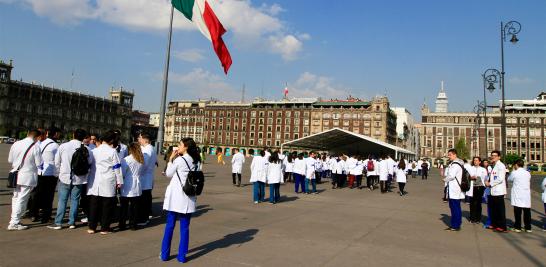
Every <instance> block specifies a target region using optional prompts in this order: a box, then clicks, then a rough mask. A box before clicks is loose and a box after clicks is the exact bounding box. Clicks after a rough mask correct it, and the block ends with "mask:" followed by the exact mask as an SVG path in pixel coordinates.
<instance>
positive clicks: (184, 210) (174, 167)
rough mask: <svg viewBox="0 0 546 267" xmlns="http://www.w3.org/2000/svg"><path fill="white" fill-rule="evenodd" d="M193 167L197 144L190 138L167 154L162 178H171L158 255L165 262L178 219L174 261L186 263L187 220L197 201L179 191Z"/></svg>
mask: <svg viewBox="0 0 546 267" xmlns="http://www.w3.org/2000/svg"><path fill="white" fill-rule="evenodd" d="M196 166H197V170H200V169H201V157H200V156H199V152H198V150H197V145H196V144H195V141H194V140H193V139H192V138H184V139H182V141H180V143H179V145H178V149H177V150H174V151H173V153H172V154H171V156H170V158H169V163H168V164H167V170H166V171H165V175H166V176H167V177H169V178H171V182H170V183H169V185H168V186H167V190H166V191H165V199H164V201H163V209H164V210H166V211H167V223H166V225H165V232H164V234H163V241H162V243H161V253H160V255H159V257H160V258H161V260H162V261H167V260H169V257H170V254H171V241H172V237H173V232H174V228H175V226H176V221H177V220H180V244H179V246H178V255H177V257H176V258H177V260H178V261H179V262H186V254H187V253H188V245H189V240H190V220H191V216H192V214H193V213H194V212H195V207H196V205H197V204H196V202H197V199H196V197H195V196H192V197H190V196H188V195H186V193H184V190H183V189H182V188H183V186H184V184H185V183H186V179H187V178H188V173H189V172H190V170H195V169H196ZM188 167H189V168H188Z"/></svg>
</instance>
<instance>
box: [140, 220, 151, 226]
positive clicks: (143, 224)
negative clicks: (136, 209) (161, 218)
mask: <svg viewBox="0 0 546 267" xmlns="http://www.w3.org/2000/svg"><path fill="white" fill-rule="evenodd" d="M149 223H150V221H145V222H142V223H137V225H138V226H146V225H148V224H149Z"/></svg>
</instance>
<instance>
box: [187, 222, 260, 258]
mask: <svg viewBox="0 0 546 267" xmlns="http://www.w3.org/2000/svg"><path fill="white" fill-rule="evenodd" d="M256 233H258V229H248V230H244V231H240V232H236V233H233V234H228V235H226V236H224V237H223V238H222V239H219V240H216V241H212V242H210V243H207V244H204V245H201V246H199V247H196V248H192V249H190V251H188V256H187V257H186V259H187V261H188V262H189V261H192V260H194V259H197V258H199V257H201V256H204V255H206V254H208V253H210V252H212V251H214V250H216V249H222V248H227V247H230V246H232V245H241V244H243V243H246V242H249V241H252V240H253V239H254V235H256Z"/></svg>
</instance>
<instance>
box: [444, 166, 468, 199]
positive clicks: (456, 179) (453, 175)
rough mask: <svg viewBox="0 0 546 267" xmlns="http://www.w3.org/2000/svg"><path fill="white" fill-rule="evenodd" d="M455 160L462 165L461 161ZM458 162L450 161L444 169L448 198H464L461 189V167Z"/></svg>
mask: <svg viewBox="0 0 546 267" xmlns="http://www.w3.org/2000/svg"><path fill="white" fill-rule="evenodd" d="M456 162H458V163H459V164H461V166H462V165H463V161H462V160H460V159H457V160H456ZM461 166H459V165H458V164H455V163H454V162H452V163H451V164H449V167H448V168H447V169H446V175H445V177H446V178H445V182H447V191H448V197H449V198H450V199H464V193H463V192H462V190H461V186H460V184H461V181H462V178H463V169H462V168H464V167H462V168H461Z"/></svg>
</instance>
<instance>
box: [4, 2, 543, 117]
mask: <svg viewBox="0 0 546 267" xmlns="http://www.w3.org/2000/svg"><path fill="white" fill-rule="evenodd" d="M215 2H217V3H216V5H215V8H216V9H217V10H219V17H220V19H221V20H222V21H223V23H224V26H226V28H227V29H228V33H227V34H226V35H225V37H224V40H225V41H226V43H227V45H228V47H229V49H230V52H231V54H232V58H233V65H232V68H231V70H230V73H229V75H227V76H226V75H224V74H223V72H222V68H221V67H220V63H219V62H218V59H217V57H216V55H215V54H214V52H213V51H212V48H211V45H210V43H209V42H208V40H206V39H205V38H204V37H203V36H202V35H201V34H200V33H199V32H198V31H197V30H196V29H195V28H194V27H193V25H191V24H190V23H189V22H188V21H187V20H185V18H183V17H182V16H181V15H179V14H177V15H176V16H175V21H174V24H175V25H176V28H175V33H174V35H173V43H172V51H173V57H172V61H171V63H172V64H171V80H170V84H169V94H168V100H174V99H196V98H210V97H216V98H220V99H225V100H240V98H241V88H242V86H243V84H244V85H245V87H246V99H247V100H248V99H252V98H254V97H258V96H262V95H263V96H264V97H266V98H272V99H274V98H277V99H278V98H280V97H281V96H282V92H283V88H284V84H285V83H288V87H289V90H290V93H289V94H290V95H291V96H316V97H319V96H321V97H323V98H331V97H334V98H342V97H344V96H347V95H348V94H351V95H353V96H357V97H361V98H365V99H369V98H371V97H374V96H376V95H381V94H385V92H386V94H387V96H388V97H389V98H390V99H391V103H392V106H405V107H407V108H408V109H409V110H410V111H411V112H412V113H413V114H414V116H415V117H416V118H417V119H418V120H419V119H420V112H419V107H420V106H421V104H422V103H423V100H424V99H426V101H427V103H428V104H429V105H430V106H431V107H433V101H434V98H435V97H436V94H437V92H438V90H439V87H440V81H442V80H443V81H445V88H446V90H447V95H448V97H449V100H450V109H451V110H453V111H462V110H471V109H472V107H473V106H474V105H475V101H476V100H477V99H478V98H481V96H482V94H483V91H482V81H481V74H482V72H483V71H484V70H485V69H487V68H490V67H495V68H500V41H499V27H500V22H501V21H509V20H517V21H519V22H520V23H521V24H522V26H523V28H522V31H521V33H520V34H519V35H518V37H519V39H520V42H519V43H518V44H517V45H512V44H510V43H506V46H505V55H506V57H505V58H506V80H507V82H506V90H507V92H506V93H507V98H510V99H515V98H517V99H527V98H532V97H535V96H536V95H537V94H538V93H539V92H540V91H544V90H546V15H545V14H546V1H544V0H525V1H490V0H483V1H472V0H460V1H432V0H429V1H426V0H415V1H402V0H398V1H394V0H386V1H335V2H334V1H325V0H315V1H303V0H299V1H287V0H278V1H244V0H243V1H241V0H223V1H215ZM168 12H169V4H168V1H166V0H148V1H125V0H48V1H42V0H0V36H1V37H0V59H4V60H9V59H13V60H14V64H15V69H14V75H13V76H14V78H16V79H20V78H22V79H23V80H25V81H37V82H39V83H44V84H47V85H54V86H56V87H61V88H65V89H68V88H70V81H71V73H72V70H73V69H74V70H75V79H74V84H73V90H75V91H81V92H86V93H89V94H94V95H98V96H106V94H107V91H108V88H110V87H111V86H116V87H119V86H123V87H124V88H126V89H129V90H134V91H135V93H136V98H135V108H138V109H142V110H146V111H158V110H159V102H160V93H161V83H162V81H161V73H162V71H163V65H164V60H165V56H164V54H165V49H166V37H167V26H168ZM499 96H500V92H499V91H497V92H494V93H493V94H489V93H488V97H489V99H488V101H492V100H497V99H498V98H499Z"/></svg>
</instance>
